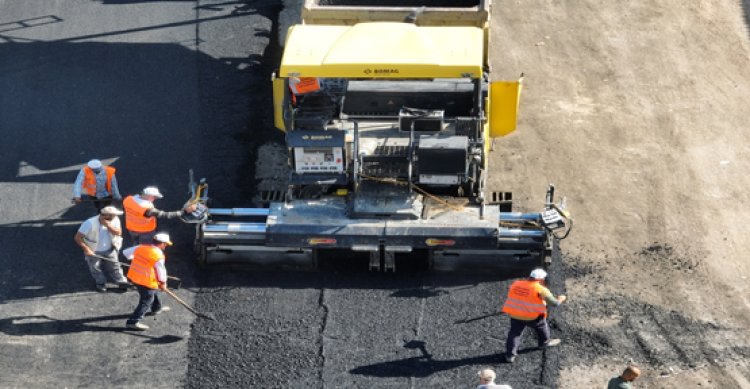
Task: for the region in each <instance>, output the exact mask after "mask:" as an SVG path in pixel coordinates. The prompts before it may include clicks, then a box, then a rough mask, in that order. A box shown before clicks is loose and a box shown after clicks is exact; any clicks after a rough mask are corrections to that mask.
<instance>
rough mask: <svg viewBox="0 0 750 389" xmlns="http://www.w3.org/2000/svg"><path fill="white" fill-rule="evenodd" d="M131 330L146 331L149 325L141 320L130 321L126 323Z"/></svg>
mask: <svg viewBox="0 0 750 389" xmlns="http://www.w3.org/2000/svg"><path fill="white" fill-rule="evenodd" d="M125 326H126V327H128V329H129V330H134V331H146V330H147V329H148V328H149V327H148V326H147V325H145V324H143V323H141V322H135V323H128V324H126V325H125Z"/></svg>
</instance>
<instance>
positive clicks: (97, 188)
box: [73, 159, 122, 211]
mask: <svg viewBox="0 0 750 389" xmlns="http://www.w3.org/2000/svg"><path fill="white" fill-rule="evenodd" d="M112 199H115V200H122V196H120V189H118V187H117V178H116V177H115V168H113V167H112V166H104V165H102V161H100V160H98V159H92V160H91V161H89V162H88V163H87V164H86V166H84V167H82V168H81V170H80V171H79V172H78V177H76V180H75V182H74V183H73V202H75V203H76V204H79V203H81V202H82V201H84V200H92V202H93V203H94V207H96V209H97V211H98V210H100V209H102V208H104V207H106V206H108V205H110V204H112Z"/></svg>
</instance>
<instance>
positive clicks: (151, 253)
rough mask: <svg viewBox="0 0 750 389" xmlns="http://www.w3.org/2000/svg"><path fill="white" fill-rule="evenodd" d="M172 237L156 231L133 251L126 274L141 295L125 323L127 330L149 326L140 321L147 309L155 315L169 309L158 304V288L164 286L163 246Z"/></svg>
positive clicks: (165, 271) (165, 245) (164, 258)
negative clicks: (131, 260)
mask: <svg viewBox="0 0 750 389" xmlns="http://www.w3.org/2000/svg"><path fill="white" fill-rule="evenodd" d="M171 245H172V241H171V240H169V235H168V234H166V233H163V232H162V233H158V234H155V235H154V237H153V239H152V241H151V243H150V244H141V245H139V246H137V247H136V248H135V250H133V251H132V256H133V262H132V263H131V264H130V270H128V278H129V279H130V281H131V282H132V283H133V284H135V286H136V289H138V294H139V295H140V299H139V300H138V305H137V306H136V307H135V310H134V311H133V314H132V315H130V318H128V321H127V322H126V323H125V326H126V327H127V328H128V329H130V330H136V331H145V330H147V329H148V328H149V327H148V326H147V325H145V324H143V323H141V320H143V317H144V316H146V314H147V313H150V314H151V315H158V314H159V313H162V312H166V311H169V307H168V306H164V305H162V304H161V300H160V299H159V290H166V289H167V268H166V266H165V264H164V262H165V261H166V257H165V256H164V250H165V249H166V248H167V246H171Z"/></svg>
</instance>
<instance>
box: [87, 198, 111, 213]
mask: <svg viewBox="0 0 750 389" xmlns="http://www.w3.org/2000/svg"><path fill="white" fill-rule="evenodd" d="M81 200H87V201H91V202H92V203H93V204H94V207H95V208H96V210H97V211H101V210H102V208H104V207H106V206H108V205H112V196H107V197H102V198H96V197H93V196H89V195H81Z"/></svg>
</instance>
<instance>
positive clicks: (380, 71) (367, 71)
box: [365, 69, 399, 74]
mask: <svg viewBox="0 0 750 389" xmlns="http://www.w3.org/2000/svg"><path fill="white" fill-rule="evenodd" d="M371 72H372V73H375V74H398V73H399V71H398V69H372V70H370V69H365V74H370V73H371Z"/></svg>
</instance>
